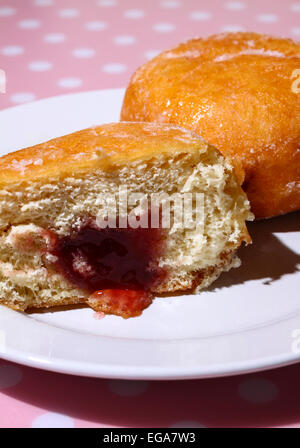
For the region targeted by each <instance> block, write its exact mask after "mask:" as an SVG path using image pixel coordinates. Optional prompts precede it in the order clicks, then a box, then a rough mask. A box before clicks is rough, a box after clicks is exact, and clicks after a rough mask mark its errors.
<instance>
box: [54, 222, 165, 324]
mask: <svg viewBox="0 0 300 448" xmlns="http://www.w3.org/2000/svg"><path fill="white" fill-rule="evenodd" d="M162 250H163V238H162V230H161V229H155V228H141V227H139V228H137V229H133V228H130V227H127V228H105V229H101V228H99V227H97V226H96V223H95V221H94V220H89V221H87V222H86V223H85V224H83V225H82V227H81V228H80V229H79V230H78V231H74V232H72V233H71V234H70V235H69V236H65V237H63V238H60V239H58V241H57V244H56V247H55V249H54V250H53V252H52V253H53V254H54V255H55V256H56V257H57V259H58V261H57V267H58V269H59V270H60V271H61V272H62V273H63V274H64V276H65V277H66V278H67V279H68V280H69V281H70V282H71V283H73V284H74V285H76V286H77V287H79V288H81V289H83V290H85V291H88V292H89V293H91V299H96V298H98V299H99V305H101V301H103V300H104V299H105V301H106V303H105V304H104V305H103V307H101V306H99V307H98V308H99V310H100V311H104V312H105V310H107V311H108V312H110V313H112V314H120V315H122V313H123V312H122V307H123V306H125V308H126V312H124V313H123V314H126V317H129V314H130V308H132V315H138V314H140V313H141V311H142V310H143V309H144V308H145V307H147V306H148V305H149V304H150V303H151V301H152V298H151V295H150V294H149V291H150V290H151V288H153V287H154V286H155V285H156V284H158V283H159V282H160V281H161V280H162V279H163V278H164V277H165V272H164V271H163V270H162V269H161V268H159V267H158V258H159V256H160V255H161V253H162ZM104 293H105V294H104ZM103 294H104V295H103ZM108 296H110V300H108ZM146 296H147V298H146ZM108 302H110V304H111V307H109V303H108ZM117 303H119V312H118V310H117V308H118V307H117ZM124 304H125V305H124ZM138 308H140V310H139V312H138ZM109 309H110V311H109Z"/></svg>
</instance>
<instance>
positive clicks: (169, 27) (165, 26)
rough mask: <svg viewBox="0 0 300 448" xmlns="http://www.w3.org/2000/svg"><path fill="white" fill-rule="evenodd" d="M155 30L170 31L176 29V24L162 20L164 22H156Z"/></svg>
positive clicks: (159, 31) (160, 31)
mask: <svg viewBox="0 0 300 448" xmlns="http://www.w3.org/2000/svg"><path fill="white" fill-rule="evenodd" d="M153 29H154V31H157V32H158V33H169V32H170V31H173V30H175V25H173V24H172V23H166V22H162V23H156V24H155V25H154V26H153Z"/></svg>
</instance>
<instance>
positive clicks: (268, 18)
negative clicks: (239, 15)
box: [257, 14, 278, 23]
mask: <svg viewBox="0 0 300 448" xmlns="http://www.w3.org/2000/svg"><path fill="white" fill-rule="evenodd" d="M257 20H258V21H259V22H263V23H274V22H277V20H278V17H277V16H276V15H275V14H259V15H258V16H257Z"/></svg>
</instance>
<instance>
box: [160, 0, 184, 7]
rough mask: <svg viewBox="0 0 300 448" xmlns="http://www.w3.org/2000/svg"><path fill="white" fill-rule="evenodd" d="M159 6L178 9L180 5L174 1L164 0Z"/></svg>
mask: <svg viewBox="0 0 300 448" xmlns="http://www.w3.org/2000/svg"><path fill="white" fill-rule="evenodd" d="M161 6H162V7H163V8H170V9H171V8H179V7H180V6H181V3H180V2H178V1H176V0H166V1H164V2H161Z"/></svg>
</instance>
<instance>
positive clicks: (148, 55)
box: [144, 50, 161, 59]
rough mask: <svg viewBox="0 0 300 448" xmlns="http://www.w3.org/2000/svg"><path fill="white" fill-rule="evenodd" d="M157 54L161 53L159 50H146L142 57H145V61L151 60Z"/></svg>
mask: <svg viewBox="0 0 300 448" xmlns="http://www.w3.org/2000/svg"><path fill="white" fill-rule="evenodd" d="M159 53H161V50H148V51H145V53H144V55H145V57H146V59H152V58H154V57H155V56H157V55H158V54H159Z"/></svg>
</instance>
